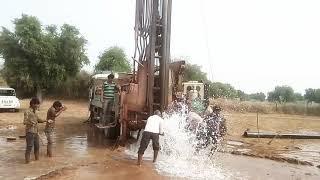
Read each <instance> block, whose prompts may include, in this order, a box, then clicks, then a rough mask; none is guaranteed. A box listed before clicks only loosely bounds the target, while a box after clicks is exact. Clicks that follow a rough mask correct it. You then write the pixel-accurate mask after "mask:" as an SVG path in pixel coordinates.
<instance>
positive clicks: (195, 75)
mask: <svg viewBox="0 0 320 180" xmlns="http://www.w3.org/2000/svg"><path fill="white" fill-rule="evenodd" d="M207 80H208V79H207V74H206V73H205V72H203V71H202V70H201V66H199V65H196V64H189V63H187V64H186V67H185V71H184V81H207Z"/></svg>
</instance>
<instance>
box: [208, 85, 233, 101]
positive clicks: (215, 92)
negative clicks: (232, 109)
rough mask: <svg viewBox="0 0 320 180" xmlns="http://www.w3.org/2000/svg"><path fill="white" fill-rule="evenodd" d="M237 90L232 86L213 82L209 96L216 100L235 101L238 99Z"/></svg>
mask: <svg viewBox="0 0 320 180" xmlns="http://www.w3.org/2000/svg"><path fill="white" fill-rule="evenodd" d="M237 94H238V92H237V90H235V89H234V87H232V86H231V85H230V84H224V83H221V82H212V83H210V85H209V96H210V97H214V98H229V99H233V98H235V97H237Z"/></svg>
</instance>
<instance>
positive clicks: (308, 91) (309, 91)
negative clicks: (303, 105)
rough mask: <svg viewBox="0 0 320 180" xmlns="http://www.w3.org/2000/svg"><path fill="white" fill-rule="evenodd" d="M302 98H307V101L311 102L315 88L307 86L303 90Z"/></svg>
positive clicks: (313, 99) (314, 98) (313, 98)
mask: <svg viewBox="0 0 320 180" xmlns="http://www.w3.org/2000/svg"><path fill="white" fill-rule="evenodd" d="M304 98H305V99H306V100H307V103H308V104H309V103H311V102H312V101H315V100H316V97H315V89H312V88H308V89H306V90H305V94H304Z"/></svg>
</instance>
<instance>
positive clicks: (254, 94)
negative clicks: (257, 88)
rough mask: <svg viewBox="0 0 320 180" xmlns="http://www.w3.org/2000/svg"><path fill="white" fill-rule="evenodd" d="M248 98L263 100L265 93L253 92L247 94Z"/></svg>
mask: <svg viewBox="0 0 320 180" xmlns="http://www.w3.org/2000/svg"><path fill="white" fill-rule="evenodd" d="M249 99H252V100H256V101H265V100H266V95H265V94H264V93H263V92H259V93H253V94H250V95H249Z"/></svg>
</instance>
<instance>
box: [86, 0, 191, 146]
mask: <svg viewBox="0 0 320 180" xmlns="http://www.w3.org/2000/svg"><path fill="white" fill-rule="evenodd" d="M171 6H172V0H151V1H150V0H136V12H135V27H134V30H135V52H134V55H133V57H132V62H133V69H132V72H131V73H120V72H113V74H114V75H115V83H116V84H117V85H118V86H119V87H120V91H119V92H118V93H116V94H115V98H114V103H113V107H112V108H111V109H112V110H111V111H112V112H111V113H106V112H105V110H106V107H104V105H103V104H104V100H103V93H102V92H103V90H102V84H103V82H104V81H106V78H107V76H108V74H110V73H103V74H96V75H94V76H92V78H91V82H90V88H89V93H90V96H89V97H90V99H89V102H90V103H89V104H90V105H89V110H90V118H89V121H90V122H91V123H92V124H94V126H95V128H97V129H99V130H100V131H102V132H103V133H104V135H105V137H107V138H108V139H114V140H117V141H119V142H121V144H125V143H126V142H127V140H128V139H129V138H130V137H131V132H133V131H137V130H141V129H142V128H144V126H145V120H146V119H147V118H148V116H150V115H151V114H153V112H154V110H161V111H164V110H165V109H166V108H167V106H168V104H169V103H171V102H172V101H174V100H176V99H177V96H179V94H182V93H183V85H182V80H183V72H184V67H185V62H184V61H175V62H171V60H170V34H171ZM108 109H109V108H108ZM107 114H109V115H107ZM110 114H111V115H110Z"/></svg>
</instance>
